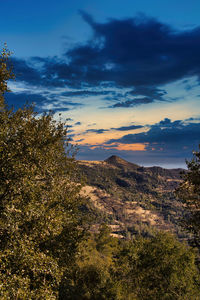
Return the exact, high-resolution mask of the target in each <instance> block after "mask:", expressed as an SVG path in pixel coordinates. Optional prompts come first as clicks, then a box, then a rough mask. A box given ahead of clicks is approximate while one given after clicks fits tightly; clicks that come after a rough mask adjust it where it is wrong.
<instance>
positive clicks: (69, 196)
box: [0, 49, 200, 300]
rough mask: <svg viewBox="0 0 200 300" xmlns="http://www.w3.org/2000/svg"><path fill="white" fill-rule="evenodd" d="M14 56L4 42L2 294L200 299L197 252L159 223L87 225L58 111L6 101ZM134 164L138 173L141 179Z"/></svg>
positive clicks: (121, 181)
mask: <svg viewBox="0 0 200 300" xmlns="http://www.w3.org/2000/svg"><path fill="white" fill-rule="evenodd" d="M8 57H9V53H8V52H7V50H6V49H4V50H3V52H2V55H1V59H0V97H1V105H0V299H2V300H7V299H8V300H9V299H10V300H14V299H17V300H21V299H25V300H26V299H27V300H29V299H47V300H49V299H60V300H65V299H69V300H76V299H77V300H86V299H91V300H101V299H102V300H103V299H106V300H107V299H108V300H112V299H113V300H120V299H121V300H127V299H128V300H134V299H138V300H140V299H141V300H142V299H159V300H160V299H173V300H174V299H200V296H199V295H200V289H199V271H198V268H197V267H196V265H195V261H196V259H197V255H196V254H195V252H194V251H193V250H192V249H191V248H190V247H188V246H187V245H185V244H183V243H180V242H179V241H177V240H176V239H175V238H174V237H173V236H172V235H170V234H167V233H156V234H155V233H154V232H152V234H151V237H146V238H144V237H142V236H140V237H136V236H133V237H131V236H129V235H128V234H127V239H119V238H114V237H112V236H111V230H110V227H108V226H107V225H105V224H102V225H101V226H100V228H99V230H98V231H97V232H96V233H90V232H89V231H86V227H88V226H89V219H87V217H86V215H87V212H89V210H90V206H89V205H86V203H85V200H84V199H83V197H82V196H80V190H81V187H82V185H81V184H80V183H79V179H80V175H79V168H78V166H77V163H76V161H75V160H74V158H73V152H70V147H69V144H68V139H67V132H66V127H65V124H63V123H62V122H55V121H54V119H53V115H52V114H51V113H49V114H44V115H42V116H39V115H37V114H36V113H35V112H34V110H33V108H32V107H29V106H25V107H24V108H22V109H19V110H17V111H13V110H10V109H9V108H8V107H7V106H6V104H5V103H4V93H5V92H6V91H7V90H8V89H7V81H8V80H9V79H10V78H11V77H12V74H11V70H9V68H8V67H7V60H8ZM70 153H72V155H71V154H70ZM135 172H136V175H137V176H138V177H137V176H136V177H134V178H135V179H134V180H136V181H138V182H143V179H141V177H140V176H139V175H140V174H138V173H137V171H135ZM119 175H120V174H117V176H119ZM120 176H121V175H120ZM94 177H96V176H94ZM149 178H150V177H149V175H148V176H147V181H145V184H148V186H150V185H151V182H149ZM98 179H99V182H100V177H98ZM129 183H130V182H129V177H128V176H127V177H126V178H125V176H124V178H120V177H118V180H117V181H116V185H120V186H121V188H122V189H121V195H124V194H125V191H126V188H127V189H128V188H131V186H129ZM125 185H126V186H125ZM108 187H109V188H110V189H112V181H110V182H109V183H108ZM140 188H141V189H142V188H144V186H142V187H139V189H140ZM111 191H112V190H111ZM115 192H117V190H115ZM128 193H129V195H130V191H129V190H128ZM150 194H151V193H150ZM92 214H93V215H94V216H95V212H93V213H92ZM97 215H98V213H97Z"/></svg>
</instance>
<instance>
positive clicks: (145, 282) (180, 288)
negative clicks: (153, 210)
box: [117, 233, 200, 300]
mask: <svg viewBox="0 0 200 300" xmlns="http://www.w3.org/2000/svg"><path fill="white" fill-rule="evenodd" d="M195 257H196V256H195V253H194V252H193V251H192V249H191V248H189V247H187V246H186V245H184V244H182V243H180V242H178V241H176V240H175V238H174V237H173V236H172V235H170V234H167V233H158V234H157V235H156V236H155V237H152V238H146V239H144V238H141V239H137V240H135V241H133V242H129V243H127V244H126V245H125V247H123V249H122V250H121V252H120V253H119V259H118V261H117V265H118V272H117V273H118V277H119V280H121V281H122V283H123V286H124V295H126V299H144V300H145V299H146V300H150V299H152V300H156V299H158V300H160V299H168V300H175V299H180V300H181V299H199V293H200V289H199V286H198V284H199V273H198V269H197V268H196V266H195ZM126 293H127V294H126Z"/></svg>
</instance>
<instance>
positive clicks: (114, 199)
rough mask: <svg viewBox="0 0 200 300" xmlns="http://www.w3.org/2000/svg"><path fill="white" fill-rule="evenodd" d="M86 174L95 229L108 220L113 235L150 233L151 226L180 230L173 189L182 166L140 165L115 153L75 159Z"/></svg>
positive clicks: (179, 210) (180, 211) (179, 206)
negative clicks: (166, 167)
mask: <svg viewBox="0 0 200 300" xmlns="http://www.w3.org/2000/svg"><path fill="white" fill-rule="evenodd" d="M79 166H80V169H81V172H82V174H83V175H84V177H85V178H86V182H87V186H86V187H85V188H84V190H83V193H84V194H86V195H87V196H88V197H89V199H90V201H91V203H92V206H93V208H94V212H93V213H94V214H95V224H94V226H93V228H94V230H96V229H97V228H98V226H99V224H100V223H101V222H107V223H109V225H110V227H111V228H112V232H113V235H119V236H125V235H128V236H130V235H133V234H140V233H141V234H142V235H151V234H152V232H154V231H155V230H165V231H171V232H174V233H176V234H177V235H178V236H179V238H185V237H186V235H185V233H183V232H182V231H181V227H180V225H179V224H180V220H179V219H180V218H181V216H182V215H183V214H184V208H183V205H182V204H181V203H180V202H179V201H178V200H177V199H176V198H175V195H174V190H175V189H176V188H177V187H178V185H179V184H180V182H181V176H180V173H181V172H183V171H184V170H183V169H164V168H161V167H141V166H139V165H137V164H134V163H131V162H128V161H126V160H124V159H122V158H120V157H118V156H115V155H113V156H111V157H109V158H108V159H106V160H105V161H79Z"/></svg>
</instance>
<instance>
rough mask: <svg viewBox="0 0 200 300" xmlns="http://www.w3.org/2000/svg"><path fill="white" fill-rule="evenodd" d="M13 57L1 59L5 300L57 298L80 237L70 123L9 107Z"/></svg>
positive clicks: (0, 287) (0, 271)
mask: <svg viewBox="0 0 200 300" xmlns="http://www.w3.org/2000/svg"><path fill="white" fill-rule="evenodd" d="M8 56H9V53H8V52H6V50H3V52H2V55H1V58H0V96H1V110H0V298H1V299H57V298H58V291H59V284H60V282H61V280H62V276H63V274H64V273H66V270H67V268H70V267H72V265H73V262H74V261H75V254H76V248H77V245H78V243H79V240H80V237H81V229H80V228H81V227H80V225H81V213H80V210H79V207H80V205H81V197H80V195H79V191H80V188H81V186H80V185H79V184H77V183H75V182H76V174H77V166H76V163H75V161H74V158H73V157H71V156H69V155H66V151H67V149H68V150H69V144H68V139H67V135H66V134H67V132H66V127H65V124H63V123H61V122H56V121H54V119H53V115H52V114H51V113H49V114H44V115H42V116H38V115H37V113H35V112H34V110H33V108H32V107H29V106H26V107H24V108H23V109H19V110H17V111H16V112H14V111H13V110H9V109H8V108H7V107H6V105H5V103H4V99H3V96H4V93H5V92H6V91H7V90H8V88H7V80H8V79H10V78H11V77H12V75H11V71H10V70H9V69H8V67H7V60H8Z"/></svg>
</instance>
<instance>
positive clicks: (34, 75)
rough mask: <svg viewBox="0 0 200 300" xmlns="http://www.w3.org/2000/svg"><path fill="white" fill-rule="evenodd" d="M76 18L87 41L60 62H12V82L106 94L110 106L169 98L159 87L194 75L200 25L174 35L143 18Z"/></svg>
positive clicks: (198, 69)
mask: <svg viewBox="0 0 200 300" xmlns="http://www.w3.org/2000/svg"><path fill="white" fill-rule="evenodd" d="M81 15H82V17H83V18H84V20H85V21H86V22H87V23H88V24H89V26H90V27H91V28H92V30H93V36H92V38H91V39H90V40H88V41H87V42H86V43H84V44H78V45H76V46H73V47H72V48H71V49H68V50H67V51H66V52H65V53H64V55H63V57H61V58H58V57H46V58H41V57H34V58H31V59H29V60H22V59H17V58H14V59H13V65H14V72H15V73H16V77H17V80H20V81H23V82H26V83H29V84H32V85H36V86H37V85H40V86H46V87H51V88H52V87H70V88H76V90H75V91H70V92H65V96H66V97H74V96H77V97H88V96H97V95H107V96H108V97H107V100H108V101H109V99H110V100H111V101H112V99H115V100H116V101H117V102H118V103H115V104H113V105H111V106H110V107H112V108H116V107H131V106H135V105H139V104H148V103H152V102H154V101H166V100H169V99H167V97H166V96H167V95H166V92H165V91H164V90H163V89H161V86H163V85H165V84H169V83H172V82H174V81H176V80H179V79H182V78H188V77H190V76H197V77H198V78H199V77H200V56H199V53H200V27H196V28H192V29H188V30H184V31H183V30H182V31H178V30H175V29H174V28H172V27H171V26H169V25H166V24H164V23H161V22H159V21H158V20H156V19H153V18H148V17H145V16H142V17H141V16H140V17H135V18H127V19H122V20H117V19H109V20H108V21H107V22H105V23H98V22H96V21H95V20H94V19H93V18H92V16H90V15H88V14H87V13H85V12H81ZM105 86H107V87H112V88H113V87H114V88H116V87H117V88H121V89H126V88H129V89H130V91H129V92H128V93H127V94H126V95H125V98H123V99H122V98H120V97H117V95H114V94H112V93H110V92H109V91H99V89H100V88H105ZM91 89H92V90H91ZM109 97H110V98H109ZM135 97H136V98H135ZM172 100H174V99H172Z"/></svg>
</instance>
